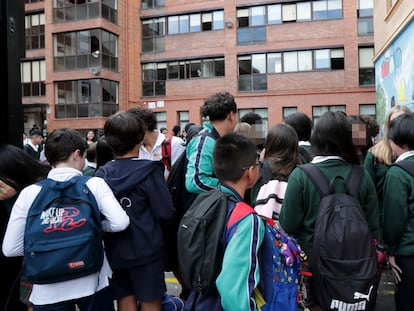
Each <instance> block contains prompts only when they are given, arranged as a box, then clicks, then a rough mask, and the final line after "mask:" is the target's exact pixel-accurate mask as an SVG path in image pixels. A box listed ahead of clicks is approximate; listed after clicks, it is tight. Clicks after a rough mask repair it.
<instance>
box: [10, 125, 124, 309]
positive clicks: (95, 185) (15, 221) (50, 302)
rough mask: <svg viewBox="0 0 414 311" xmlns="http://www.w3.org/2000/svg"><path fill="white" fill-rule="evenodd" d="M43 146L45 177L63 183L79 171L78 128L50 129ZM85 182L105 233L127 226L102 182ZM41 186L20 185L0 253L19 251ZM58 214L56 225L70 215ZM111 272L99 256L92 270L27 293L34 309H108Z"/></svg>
mask: <svg viewBox="0 0 414 311" xmlns="http://www.w3.org/2000/svg"><path fill="white" fill-rule="evenodd" d="M45 148H46V149H45V151H46V157H47V160H48V161H49V163H50V165H51V166H52V170H51V171H50V172H49V174H48V179H52V180H54V181H56V182H65V181H69V180H71V179H72V178H79V176H81V175H82V169H83V167H84V165H85V154H86V149H87V143H86V141H85V140H84V139H83V137H82V136H81V135H80V134H79V133H78V132H76V131H74V130H72V129H67V128H63V129H58V130H55V131H53V132H52V133H51V134H50V136H49V137H48V140H47V143H46V147H45ZM85 185H86V189H88V190H89V191H90V192H91V193H92V194H93V196H94V197H95V201H96V203H97V206H98V208H99V210H100V212H101V213H102V215H104V216H105V220H103V221H102V223H101V224H102V229H103V230H104V231H107V232H117V231H121V230H124V229H126V228H127V227H128V225H129V217H128V216H127V214H126V213H125V211H124V210H123V209H122V208H121V206H120V205H119V203H118V201H117V200H116V198H115V197H114V195H113V193H112V191H111V189H110V188H109V187H108V185H107V184H106V183H105V181H104V180H103V179H101V178H96V177H91V178H90V179H88V180H87V181H86V184H85ZM41 190H43V189H42V186H40V185H38V184H33V185H30V186H28V187H26V188H24V189H23V190H22V191H21V193H20V195H19V197H18V198H17V200H16V202H15V204H14V206H13V209H12V212H11V215H10V220H9V224H8V227H7V231H6V234H5V237H4V241H3V253H4V254H5V255H6V256H22V255H23V252H24V247H25V245H24V236H25V230H26V229H25V227H26V221H27V216H28V214H29V210H30V209H31V206H32V204H33V202H34V201H35V199H36V197H37V195H38V194H39V193H40V191H41ZM63 216H64V217H63V222H64V223H63V222H62V223H60V222H59V218H58V217H56V220H55V221H56V223H55V225H56V226H64V225H65V223H66V222H68V221H70V219H68V217H70V216H68V215H66V214H65V215H63ZM51 260H53V259H52V258H51ZM111 274H112V271H111V269H110V268H109V265H108V262H107V259H106V256H104V261H103V264H102V267H101V268H100V271H98V272H96V273H91V274H89V275H86V276H82V277H78V278H75V279H70V280H68V281H60V282H55V283H51V284H36V283H35V284H33V290H32V293H31V295H30V302H31V303H33V310H34V311H37V310H41V311H48V310H54V311H59V310H68V309H74V308H75V305H77V306H78V307H79V309H80V310H105V311H113V310H114V305H113V298H112V295H111V293H110V292H109V288H108V285H109V278H110V277H111Z"/></svg>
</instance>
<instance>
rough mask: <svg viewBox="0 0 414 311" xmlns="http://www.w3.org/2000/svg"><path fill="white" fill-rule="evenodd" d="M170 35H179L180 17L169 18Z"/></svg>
mask: <svg viewBox="0 0 414 311" xmlns="http://www.w3.org/2000/svg"><path fill="white" fill-rule="evenodd" d="M168 34H170V35H174V34H178V16H170V17H168Z"/></svg>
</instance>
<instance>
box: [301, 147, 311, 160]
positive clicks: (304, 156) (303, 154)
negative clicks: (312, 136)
mask: <svg viewBox="0 0 414 311" xmlns="http://www.w3.org/2000/svg"><path fill="white" fill-rule="evenodd" d="M298 150H299V155H300V158H301V160H302V161H303V164H305V163H310V162H311V161H312V157H311V155H310V154H309V152H307V151H306V149H305V148H303V147H302V146H299V147H298Z"/></svg>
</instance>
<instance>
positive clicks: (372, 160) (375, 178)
mask: <svg viewBox="0 0 414 311" xmlns="http://www.w3.org/2000/svg"><path fill="white" fill-rule="evenodd" d="M364 169H365V170H366V171H367V172H368V174H369V176H370V177H371V180H372V182H373V183H374V185H375V188H376V190H377V196H378V212H379V217H380V228H381V227H382V223H383V219H384V207H383V197H384V182H385V175H386V174H387V171H388V169H389V165H387V164H385V163H383V162H379V160H378V159H377V158H376V157H375V155H374V154H373V153H372V152H370V151H368V153H367V155H366V157H365V162H364Z"/></svg>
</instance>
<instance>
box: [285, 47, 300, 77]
mask: <svg viewBox="0 0 414 311" xmlns="http://www.w3.org/2000/svg"><path fill="white" fill-rule="evenodd" d="M283 69H284V70H283V71H284V72H296V71H298V52H296V51H294V52H285V53H283Z"/></svg>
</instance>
